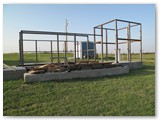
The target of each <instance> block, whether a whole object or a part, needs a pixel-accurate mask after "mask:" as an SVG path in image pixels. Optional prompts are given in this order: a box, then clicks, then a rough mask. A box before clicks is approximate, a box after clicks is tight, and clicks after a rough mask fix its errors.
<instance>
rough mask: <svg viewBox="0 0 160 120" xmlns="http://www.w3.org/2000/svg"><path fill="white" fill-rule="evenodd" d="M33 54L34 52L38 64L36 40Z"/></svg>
mask: <svg viewBox="0 0 160 120" xmlns="http://www.w3.org/2000/svg"><path fill="white" fill-rule="evenodd" d="M35 52H36V63H38V55H37V40H35Z"/></svg>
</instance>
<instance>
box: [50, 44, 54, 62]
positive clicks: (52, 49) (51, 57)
mask: <svg viewBox="0 0 160 120" xmlns="http://www.w3.org/2000/svg"><path fill="white" fill-rule="evenodd" d="M52 51H53V49H52V41H51V53H50V54H51V55H50V56H51V63H53V53H52Z"/></svg>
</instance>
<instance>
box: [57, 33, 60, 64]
mask: <svg viewBox="0 0 160 120" xmlns="http://www.w3.org/2000/svg"><path fill="white" fill-rule="evenodd" d="M57 59H58V63H59V62H60V60H59V35H58V34H57Z"/></svg>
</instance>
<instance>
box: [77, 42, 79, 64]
mask: <svg viewBox="0 0 160 120" xmlns="http://www.w3.org/2000/svg"><path fill="white" fill-rule="evenodd" d="M78 45H79V43H78V41H77V58H78V61H79V46H78Z"/></svg>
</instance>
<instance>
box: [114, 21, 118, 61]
mask: <svg viewBox="0 0 160 120" xmlns="http://www.w3.org/2000/svg"><path fill="white" fill-rule="evenodd" d="M115 41H116V54H115V63H119V61H118V30H117V20H115Z"/></svg>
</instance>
